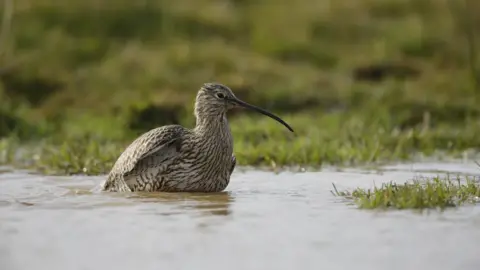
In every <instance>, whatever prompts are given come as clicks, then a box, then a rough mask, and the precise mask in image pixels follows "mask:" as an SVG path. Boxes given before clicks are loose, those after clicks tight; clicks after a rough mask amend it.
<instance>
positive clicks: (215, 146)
mask: <svg viewBox="0 0 480 270" xmlns="http://www.w3.org/2000/svg"><path fill="white" fill-rule="evenodd" d="M235 107H246V108H250V109H253V110H256V111H258V112H260V113H262V114H265V115H267V116H270V117H272V118H273V119H275V120H277V121H279V122H280V123H282V124H283V125H285V126H286V127H287V128H288V129H289V130H290V131H292V132H293V129H292V128H291V127H290V126H289V125H288V124H287V123H285V122H284V121H283V120H281V119H280V118H278V117H277V116H275V115H273V114H271V113H269V112H267V111H265V110H263V109H260V108H258V107H255V106H252V105H250V104H248V103H245V102H243V101H241V100H239V99H238V98H237V97H235V95H234V94H233V92H232V91H231V90H230V89H229V88H228V87H227V86H225V85H222V84H219V83H206V84H204V85H203V86H202V87H201V88H200V90H199V91H198V93H197V98H196V101H195V117H196V120H197V123H196V126H195V128H194V129H187V128H184V127H182V126H180V125H167V126H163V127H159V128H155V129H152V130H150V131H148V132H146V133H144V134H143V135H141V136H140V137H138V138H137V139H136V140H135V141H133V142H132V143H131V144H130V145H129V146H128V147H127V149H125V151H124V152H123V153H122V154H121V155H120V157H119V158H118V160H117V161H116V163H115V165H114V166H113V168H112V170H111V171H110V173H109V174H108V178H107V180H106V181H105V183H104V185H103V190H105V191H165V192H219V191H222V190H224V189H225V188H226V187H227V185H228V183H229V182H230V176H231V174H232V172H233V170H234V168H235V165H236V158H235V155H233V138H232V134H231V133H230V127H229V125H228V121H227V116H226V113H227V111H228V110H230V109H232V108H235Z"/></svg>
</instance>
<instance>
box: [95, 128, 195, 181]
mask: <svg viewBox="0 0 480 270" xmlns="http://www.w3.org/2000/svg"><path fill="white" fill-rule="evenodd" d="M185 132H186V129H185V128H184V127H182V126H180V125H168V126H163V127H159V128H155V129H152V130H150V131H148V132H146V133H144V134H143V135H141V136H140V137H138V138H137V139H136V140H135V141H133V142H132V143H131V144H130V145H129V146H128V147H127V148H126V149H125V151H124V152H123V153H122V154H121V155H120V157H119V158H118V159H117V161H116V162H115V164H114V165H113V168H112V170H111V171H110V173H109V176H108V179H107V181H106V182H105V184H104V187H105V189H106V188H107V186H109V185H110V184H112V183H110V182H114V181H119V180H121V181H122V182H124V180H123V178H124V176H125V175H127V174H129V173H130V172H132V171H133V170H135V169H136V167H137V166H138V165H139V164H140V163H141V162H142V161H146V160H147V159H148V158H149V157H153V156H155V162H156V163H158V162H160V163H161V162H165V161H167V160H169V159H172V158H174V157H175V156H176V155H177V154H178V152H179V151H180V146H181V141H182V135H183V134H184V133H185ZM109 183H110V184H109ZM119 184H121V183H119ZM122 185H123V186H125V185H126V183H123V184H122ZM122 185H121V186H122Z"/></svg>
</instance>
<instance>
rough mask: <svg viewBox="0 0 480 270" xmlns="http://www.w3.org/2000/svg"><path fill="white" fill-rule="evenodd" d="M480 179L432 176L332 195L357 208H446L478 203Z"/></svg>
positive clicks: (336, 190) (335, 191)
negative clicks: (345, 200)
mask: <svg viewBox="0 0 480 270" xmlns="http://www.w3.org/2000/svg"><path fill="white" fill-rule="evenodd" d="M479 181H480V179H476V178H475V177H466V178H465V179H461V178H460V177H458V176H457V178H455V179H451V178H450V176H448V177H446V178H440V177H438V176H437V177H434V178H432V179H426V180H420V179H415V180H413V181H412V182H409V183H404V184H397V183H393V182H390V183H385V184H382V185H381V186H380V187H376V186H375V187H374V188H373V189H362V188H357V189H355V190H354V191H352V192H350V191H339V190H338V189H337V188H336V186H335V184H333V186H334V191H332V193H333V194H334V195H335V196H339V197H343V198H345V199H347V200H349V201H351V202H353V203H355V204H356V205H357V206H358V207H359V208H361V209H441V210H443V209H446V208H449V207H458V206H461V205H464V204H466V203H471V204H473V203H478V202H480V182H479Z"/></svg>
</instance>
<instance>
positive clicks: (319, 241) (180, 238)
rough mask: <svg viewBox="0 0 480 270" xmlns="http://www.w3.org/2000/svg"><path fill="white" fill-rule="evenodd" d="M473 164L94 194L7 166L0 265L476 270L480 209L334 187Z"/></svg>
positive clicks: (0, 181)
mask: <svg viewBox="0 0 480 270" xmlns="http://www.w3.org/2000/svg"><path fill="white" fill-rule="evenodd" d="M443 171H447V172H453V173H468V174H480V170H479V169H478V167H476V165H475V164H470V163H457V164H455V163H448V164H434V163H431V164H426V163H425V164H413V165H412V164H407V165H396V166H388V167H383V168H382V170H381V171H380V172H374V171H362V170H349V171H343V172H338V171H333V170H331V171H322V172H305V173H290V172H284V173H280V174H273V173H270V172H262V171H246V172H242V171H238V172H235V173H234V175H233V179H232V182H231V184H230V185H229V186H228V188H227V191H226V192H223V193H220V194H211V195H204V194H197V195H192V194H116V193H98V192H92V191H91V190H92V188H94V187H96V186H98V185H99V184H100V183H101V182H102V181H103V177H80V176H78V177H45V176H39V175H32V174H27V173H26V172H21V171H9V170H8V169H6V170H2V169H0V262H1V263H0V264H1V265H2V267H1V269H2V270H3V269H4V270H17V269H18V270H23V269H25V270H26V269H37V270H41V269H69V270H77V269H78V270H80V269H82V270H83V269H110V267H111V268H112V269H117V270H123V269H142V270H150V269H152V270H154V269H155V270H158V269H168V270H174V269H212V270H213V269H232V270H236V269H262V270H266V269H272V270H283V269H302V270H307V269H312V270H313V269H315V270H318V269H329V270H333V269H350V268H352V269H356V270H360V269H368V270H372V269H382V270H384V269H402V270H403V269H449V270H450V269H462V270H467V269H479V267H480V256H479V254H480V253H479V252H480V230H479V227H480V206H465V207H461V208H458V209H453V210H448V211H446V212H444V213H439V212H435V211H433V212H428V213H423V214H419V213H415V212H412V211H387V212H378V211H366V210H358V209H356V207H355V206H353V205H349V204H346V203H345V202H344V201H342V200H341V199H339V198H336V197H334V196H333V195H332V194H331V193H330V191H331V190H332V183H335V184H336V185H337V187H338V188H340V189H345V188H347V189H350V188H356V187H372V186H373V184H374V182H375V184H377V185H378V184H380V183H382V182H388V181H396V182H405V181H407V180H409V179H412V178H413V177H415V176H419V175H422V176H428V175H438V173H439V172H443Z"/></svg>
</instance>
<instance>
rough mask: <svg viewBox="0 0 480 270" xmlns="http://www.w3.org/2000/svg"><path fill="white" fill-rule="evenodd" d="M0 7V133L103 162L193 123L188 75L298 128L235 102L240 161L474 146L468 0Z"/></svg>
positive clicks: (186, 0)
mask: <svg viewBox="0 0 480 270" xmlns="http://www.w3.org/2000/svg"><path fill="white" fill-rule="evenodd" d="M1 8H2V10H1V14H2V28H1V33H0V34H1V36H0V38H1V40H0V42H1V43H0V101H1V102H0V136H1V137H4V138H12V137H15V138H16V139H15V141H16V142H17V143H18V144H24V142H27V141H28V142H32V141H38V140H45V139H49V138H55V139H52V140H51V142H62V143H65V142H66V141H67V140H70V143H67V146H65V147H70V146H69V145H70V144H71V143H73V141H72V140H73V139H72V138H83V139H84V138H87V139H86V140H87V141H88V142H92V141H93V142H96V143H99V142H101V145H100V146H98V147H100V148H99V149H101V147H102V145H105V143H106V142H108V143H110V144H114V145H116V146H115V147H113V148H114V149H115V150H114V151H113V152H112V154H109V155H108V157H105V158H104V161H105V162H106V161H109V162H111V161H112V160H114V159H115V158H116V155H118V153H119V152H120V151H121V150H123V149H122V148H123V147H124V146H126V144H127V143H128V142H130V141H131V139H133V138H134V137H135V136H137V135H138V134H140V133H142V132H145V131H146V130H148V129H151V128H154V127H156V126H160V125H165V124H172V123H180V124H184V125H188V126H190V127H191V126H193V125H194V118H193V114H192V111H193V102H194V98H195V94H196V91H197V90H198V89H199V87H200V86H201V84H203V83H205V82H209V81H217V82H221V83H224V84H226V85H228V86H230V87H231V88H232V89H233V91H234V92H235V93H236V94H237V96H238V97H240V98H242V99H244V100H245V101H247V102H249V103H253V104H256V105H259V106H262V107H264V108H266V109H269V110H271V111H273V112H274V113H276V114H278V115H280V116H282V117H284V118H285V119H286V120H288V121H289V122H290V123H291V125H292V126H293V127H294V128H295V129H296V131H297V133H296V135H294V136H290V135H289V134H287V132H286V130H285V129H284V128H283V127H281V126H279V125H277V124H276V123H274V122H272V121H271V120H269V119H261V118H260V116H256V115H254V114H252V113H250V112H246V111H235V112H232V113H231V115H230V119H231V120H232V122H231V125H232V130H233V133H234V137H235V143H236V152H238V154H239V156H240V158H239V159H240V164H260V163H265V162H266V163H267V164H277V163H279V164H321V163H323V162H324V161H328V162H329V163H339V162H342V163H343V162H349V161H353V162H354V161H362V162H365V161H375V160H388V159H396V158H405V157H407V156H410V155H411V153H413V152H421V153H427V154H428V153H433V152H434V151H436V150H447V151H450V152H455V151H457V150H458V151H464V150H466V149H472V148H473V149H478V148H479V147H480V139H479V137H480V136H478V131H480V117H479V113H480V106H479V105H478V104H480V103H479V102H480V56H477V54H478V53H477V51H478V50H479V49H480V38H479V36H480V17H479V16H478V14H480V1H474V0H456V1H449V0H362V1H355V0H317V1H314V0H296V1H286V0H256V1H253V0H175V1H174V0H143V1H126V0H97V1H93V0H64V1H53V0H16V1H13V0H4V1H3V3H2V7H1ZM475 14H477V15H475ZM259 121H262V122H259ZM263 123H265V124H263ZM52 144H55V143H52ZM5 145H7V146H8V147H10V146H11V145H13V144H12V141H8V143H4V148H7V146H5ZM36 145H38V144H36ZM55 145H57V146H56V147H58V143H56V144H55ZM80 148H81V149H83V148H82V147H80ZM78 151H86V150H78ZM98 152H99V153H105V151H103V150H98ZM88 153H90V152H88ZM88 153H84V154H85V156H88V155H89V154H88ZM90 154H91V153H90ZM52 155H53V154H52ZM74 155H75V153H74ZM76 155H78V153H77V154H76ZM5 156H6V155H5V154H4V158H3V159H4V160H6V159H7V158H5ZM105 162H104V163H105ZM106 163H107V164H108V165H110V163H108V162H106ZM82 164H83V163H82ZM82 164H80V165H78V166H80V167H82V166H83V165H82ZM80 167H79V169H81V168H80ZM105 170H106V168H104V169H98V171H105Z"/></svg>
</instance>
